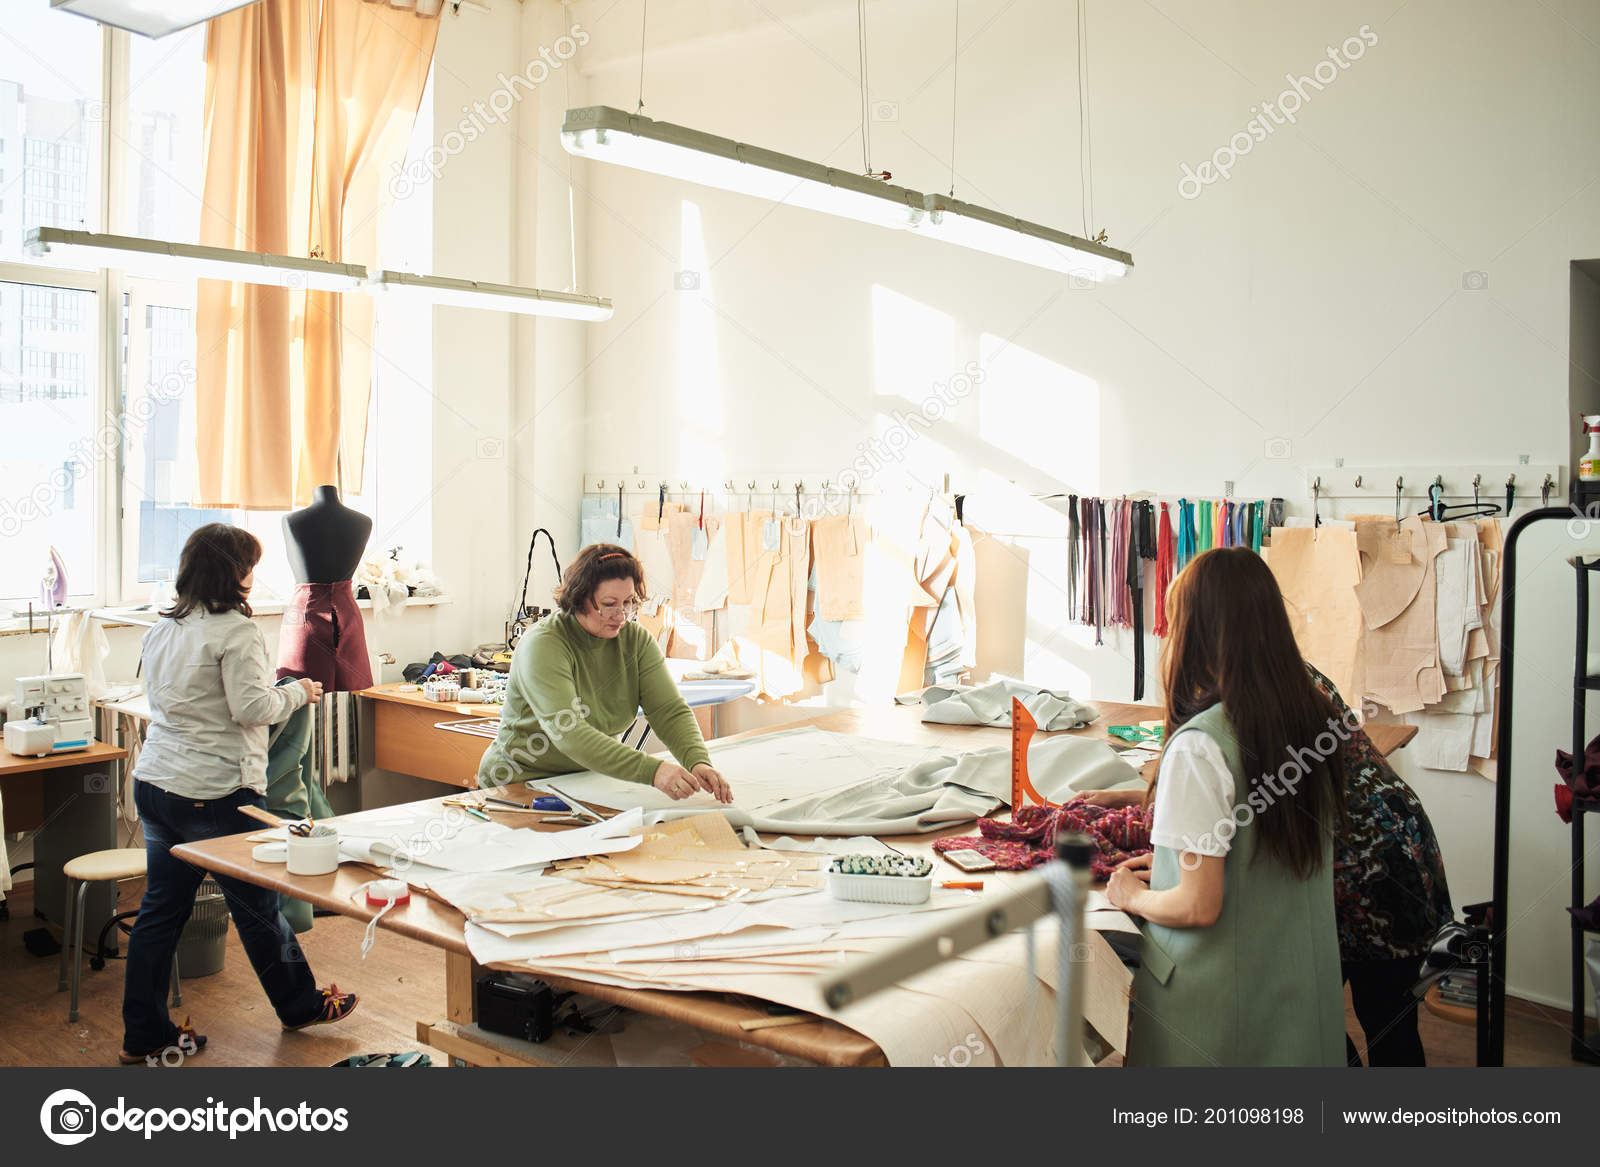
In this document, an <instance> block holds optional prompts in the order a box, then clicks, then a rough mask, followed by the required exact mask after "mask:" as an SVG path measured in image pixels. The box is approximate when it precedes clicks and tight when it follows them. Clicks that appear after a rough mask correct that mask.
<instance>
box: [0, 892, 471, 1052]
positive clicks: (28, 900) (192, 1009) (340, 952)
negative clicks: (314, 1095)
mask: <svg viewBox="0 0 1600 1167" xmlns="http://www.w3.org/2000/svg"><path fill="white" fill-rule="evenodd" d="M143 888H144V883H143V881H142V880H129V881H128V882H127V883H124V884H123V885H122V894H121V905H120V908H119V910H122V911H127V910H129V909H132V908H135V907H137V906H138V903H139V895H140V894H141V893H142V891H143ZM7 902H8V903H9V905H10V907H11V919H9V920H7V921H4V922H0V1065H8V1066H105V1065H116V1064H117V1051H118V1050H119V1049H120V1048H121V1047H122V968H123V965H122V962H121V961H118V960H112V961H107V962H106V967H105V968H104V969H103V970H102V971H100V972H95V971H94V970H92V969H91V968H90V967H89V964H88V962H87V961H85V962H84V966H83V985H82V989H81V992H80V999H79V1003H78V1020H77V1021H76V1022H75V1023H69V1022H68V1021H67V1002H68V999H69V998H68V994H67V993H64V992H62V993H58V992H57V991H56V983H57V979H58V975H59V972H60V967H61V958H60V956H59V955H58V956H51V957H37V956H32V955H30V954H29V953H28V951H27V950H26V949H25V948H24V947H23V944H22V934H23V933H24V932H28V931H31V930H33V929H35V928H39V927H42V926H43V924H42V921H40V920H38V919H37V918H36V917H35V916H34V915H33V899H32V886H31V885H30V884H18V885H17V887H16V888H15V889H14V890H13V891H12V892H11V893H9V894H8V899H7ZM365 927H366V926H365V925H364V924H362V923H360V922H358V921H356V920H351V919H347V918H345V917H342V916H341V917H326V918H319V919H318V920H317V922H316V926H315V927H314V928H312V930H311V931H310V932H309V933H307V934H306V935H305V936H303V937H302V938H301V944H302V946H303V948H304V950H305V953H306V959H307V960H309V961H310V962H311V968H312V971H313V972H314V973H315V974H316V977H317V983H318V984H319V985H323V986H326V985H327V984H328V983H329V982H330V981H332V982H335V983H337V984H338V986H339V988H340V989H341V990H344V991H346V992H355V993H357V994H359V995H360V997H361V1003H360V1005H359V1007H358V1008H357V1009H356V1011H355V1012H354V1013H353V1014H351V1015H350V1016H349V1017H348V1018H346V1019H345V1020H343V1021H340V1022H338V1023H337V1024H335V1025H319V1026H317V1027H315V1028H313V1029H308V1030H304V1031H301V1032H299V1033H285V1032H284V1031H283V1028H282V1026H281V1025H280V1024H279V1022H278V1018H277V1015H276V1014H274V1013H273V1011H272V1006H271V1005H270V1004H269V1003H268V1002H267V998H266V994H264V993H263V992H262V991H261V986H260V984H259V983H258V982H257V981H256V977H255V973H254V971H253V970H252V969H251V968H250V961H249V960H248V958H246V956H245V954H244V949H243V948H242V947H240V944H239V937H238V934H237V933H236V932H234V930H233V929H232V928H231V927H230V928H229V929H228V948H227V956H226V958H225V959H224V961H223V966H222V971H220V972H218V973H214V974H213V975H211V976H208V977H198V978H196V979H194V980H192V981H185V982H184V984H183V1004H182V1005H181V1006H179V1007H178V1008H177V1009H176V1010H174V1014H175V1016H174V1020H176V1021H179V1022H182V1021H183V1019H184V1017H185V1016H187V1017H190V1018H192V1019H193V1022H194V1025H195V1027H196V1028H197V1029H198V1030H199V1031H200V1032H201V1033H203V1034H205V1035H206V1037H207V1039H208V1041H207V1044H206V1048H205V1051H204V1052H203V1053H202V1054H200V1055H199V1058H198V1059H197V1064H199V1063H202V1062H203V1063H204V1064H205V1065H208V1066H330V1065H332V1064H333V1063H334V1062H336V1061H339V1060H340V1059H341V1058H347V1057H349V1056H350V1055H351V1054H356V1053H391V1052H395V1051H398V1050H412V1049H422V1050H424V1052H426V1053H427V1054H428V1055H429V1056H430V1057H431V1058H433V1061H434V1064H435V1065H436V1066H443V1065H446V1064H447V1062H448V1059H447V1058H446V1057H445V1056H444V1055H443V1054H441V1053H440V1052H439V1051H437V1050H432V1049H428V1047H426V1046H419V1045H418V1044H417V1029H416V1023H417V1022H418V1021H419V1020H422V1019H424V1018H425V1019H427V1020H429V1021H435V1020H438V1019H439V1018H440V1017H442V1016H443V1015H444V957H443V955H442V954H441V953H440V952H439V951H438V950H437V949H434V948H430V947H429V946H427V945H425V944H420V943H418V942H417V941H415V940H408V939H406V938H405V937H404V936H398V935H396V934H395V933H393V932H384V931H380V932H379V933H378V941H377V944H376V945H375V946H374V947H373V949H372V953H371V955H370V956H368V957H367V959H366V960H365V961H363V960H362V959H361V936H362V933H363V931H364V930H365ZM54 932H55V930H54V929H52V934H54ZM85 943H86V944H89V945H91V946H92V945H93V944H94V938H93V937H85ZM122 951H123V952H124V953H126V952H127V938H126V937H123V939H122Z"/></svg>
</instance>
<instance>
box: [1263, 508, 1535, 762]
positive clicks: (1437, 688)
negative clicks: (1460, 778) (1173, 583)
mask: <svg viewBox="0 0 1600 1167" xmlns="http://www.w3.org/2000/svg"><path fill="white" fill-rule="evenodd" d="M1352 522H1353V524H1354V531H1353V533H1354V538H1355V548H1356V553H1357V560H1358V562H1357V572H1356V578H1355V580H1354V582H1353V583H1350V584H1349V591H1348V595H1349V596H1351V597H1353V598H1354V600H1355V603H1356V606H1357V608H1358V609H1359V618H1358V620H1357V621H1356V622H1355V624H1354V625H1351V624H1350V623H1349V620H1348V615H1349V614H1348V612H1347V610H1346V608H1345V606H1344V604H1343V589H1344V586H1345V584H1346V582H1348V578H1349V573H1348V571H1346V570H1344V568H1343V566H1342V565H1340V564H1338V563H1332V564H1330V563H1325V562H1322V559H1323V556H1324V555H1325V554H1326V551H1325V550H1324V548H1323V544H1324V542H1326V541H1328V539H1329V536H1330V534H1335V542H1334V545H1335V546H1336V545H1337V541H1336V540H1337V535H1336V533H1331V532H1329V531H1328V530H1327V528H1326V527H1324V528H1323V529H1322V531H1321V532H1320V534H1319V535H1313V532H1311V531H1310V530H1307V529H1303V528H1301V529H1286V528H1278V529H1275V530H1274V531H1273V539H1272V545H1271V547H1270V548H1269V549H1268V551H1267V552H1266V553H1265V554H1266V555H1267V558H1268V562H1269V564H1270V565H1271V567H1272V570H1273V573H1274V575H1275V576H1276V577H1277V579H1278V581H1279V585H1280V587H1281V588H1282V589H1283V592H1284V596H1285V599H1286V600H1287V601H1288V602H1289V608H1290V616H1291V621H1292V623H1293V624H1294V629H1295V637H1296V640H1297V642H1298V643H1299V645H1300V649H1301V651H1302V652H1303V653H1304V654H1305V656H1306V659H1307V660H1309V661H1311V663H1312V664H1314V665H1316V666H1317V667H1318V668H1319V669H1321V670H1322V672H1324V673H1325V674H1327V675H1328V676H1329V678H1330V679H1332V680H1333V682H1334V684H1335V686H1336V687H1338V689H1339V690H1340V692H1341V693H1344V694H1345V695H1346V698H1347V699H1348V698H1349V697H1350V695H1351V694H1353V693H1360V694H1362V696H1363V698H1364V699H1365V700H1367V701H1371V702H1375V703H1377V704H1379V705H1382V706H1386V707H1387V708H1388V709H1389V710H1390V711H1391V712H1392V713H1395V714H1398V715H1400V716H1401V717H1402V718H1403V719H1404V720H1406V721H1407V722H1408V723H1409V724H1412V725H1416V726H1417V727H1418V728H1419V731H1420V732H1419V733H1418V735H1417V737H1416V739H1415V740H1414V741H1413V743H1412V744H1411V746H1410V747H1409V756H1411V757H1413V758H1415V759H1416V760H1417V761H1418V762H1419V763H1420V764H1422V765H1424V766H1427V767H1429V768H1432V769H1440V770H1450V771H1455V772H1465V771H1468V770H1473V771H1476V772H1477V773H1479V774H1481V775H1483V776H1485V777H1492V776H1493V758H1494V753H1495V748H1496V743H1495V716H1496V712H1495V707H1496V704H1497V700H1498V692H1499V665H1500V631H1499V621H1500V590H1501V589H1500V560H1501V555H1502V551H1503V547H1504V538H1503V532H1502V527H1501V523H1500V521H1499V520H1498V519H1494V518H1485V519H1480V520H1477V521H1476V522H1472V521H1461V522H1449V523H1434V522H1431V521H1428V520H1425V519H1423V518H1421V517H1420V516H1412V517H1411V518H1408V519H1406V520H1405V521H1404V522H1403V523H1401V524H1400V525H1399V526H1398V527H1397V525H1396V524H1395V522H1394V520H1393V518H1392V517H1390V516H1387V515H1357V516H1354V517H1353V520H1352ZM1351 664H1353V665H1354V668H1353V669H1351V670H1350V673H1349V674H1348V675H1349V679H1350V680H1351V681H1353V682H1355V681H1359V684H1352V685H1351V686H1350V687H1348V688H1347V686H1346V676H1345V675H1342V674H1341V673H1340V671H1339V670H1341V669H1345V668H1347V667H1348V666H1350V665H1351Z"/></svg>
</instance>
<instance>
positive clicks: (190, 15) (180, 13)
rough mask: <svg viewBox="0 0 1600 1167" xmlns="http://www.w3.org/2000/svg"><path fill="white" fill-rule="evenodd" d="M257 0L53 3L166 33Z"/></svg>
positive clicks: (147, 32)
mask: <svg viewBox="0 0 1600 1167" xmlns="http://www.w3.org/2000/svg"><path fill="white" fill-rule="evenodd" d="M254 2H255V0H50V7H52V8H60V9H62V10H63V11H66V12H75V13H77V14H78V15H79V16H87V17H88V18H89V19H90V20H98V21H99V22H100V23H101V24H109V25H111V26H112V27H114V28H122V29H126V30H127V31H129V32H136V33H138V34H139V35H140V36H147V37H163V36H166V35H167V34H168V33H169V32H178V31H179V30H181V29H185V28H188V27H189V26H190V25H194V24H199V23H200V22H201V21H203V20H210V19H212V18H213V17H216V16H221V15H222V14H223V13H224V12H231V11H233V10H234V9H235V8H243V7H244V6H245V5H246V4H251V3H254Z"/></svg>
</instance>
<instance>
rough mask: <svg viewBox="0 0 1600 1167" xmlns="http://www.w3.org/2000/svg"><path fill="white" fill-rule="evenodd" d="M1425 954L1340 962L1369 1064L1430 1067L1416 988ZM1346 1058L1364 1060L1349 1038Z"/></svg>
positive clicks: (1353, 1061)
mask: <svg viewBox="0 0 1600 1167" xmlns="http://www.w3.org/2000/svg"><path fill="white" fill-rule="evenodd" d="M1421 967H1422V958H1421V957H1419V956H1407V957H1402V958H1401V959H1399V960H1362V961H1348V962H1346V963H1345V964H1343V965H1342V966H1341V968H1342V970H1343V972H1344V979H1345V980H1347V981H1349V982H1350V1000H1351V1002H1352V1003H1353V1004H1354V1005H1355V1010H1356V1020H1357V1021H1359V1022H1360V1023H1361V1032H1362V1033H1364V1034H1365V1035H1366V1038H1367V1064H1368V1065H1369V1066H1425V1065H1427V1064H1428V1061H1427V1058H1426V1056H1425V1055H1424V1054H1423V1052H1422V1035H1421V1034H1420V1033H1418V1032H1417V999H1416V998H1415V997H1413V996H1412V995H1411V986H1412V985H1414V984H1416V983H1417V977H1418V975H1419V973H1420V972H1421ZM1344 1045H1345V1053H1346V1054H1347V1055H1348V1057H1347V1062H1348V1064H1349V1065H1352V1066H1359V1065H1360V1064H1361V1058H1360V1055H1358V1054H1357V1053H1356V1045H1355V1042H1353V1041H1351V1040H1350V1036H1349V1034H1346V1035H1345V1039H1344Z"/></svg>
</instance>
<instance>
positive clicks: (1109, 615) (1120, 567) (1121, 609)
mask: <svg viewBox="0 0 1600 1167" xmlns="http://www.w3.org/2000/svg"><path fill="white" fill-rule="evenodd" d="M1110 566H1111V570H1110V572H1109V576H1110V578H1109V580H1108V581H1107V582H1108V586H1109V587H1110V589H1111V590H1110V592H1109V594H1108V595H1107V597H1106V623H1107V624H1109V625H1111V626H1112V627H1113V628H1126V627H1128V624H1129V620H1128V500H1127V499H1125V498H1120V499H1113V500H1112V501H1111V563H1110Z"/></svg>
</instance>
